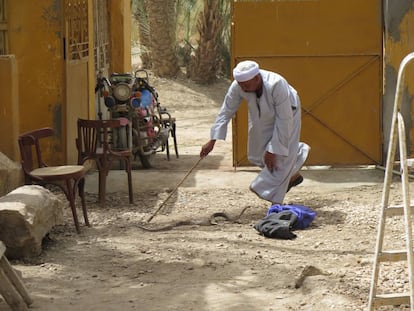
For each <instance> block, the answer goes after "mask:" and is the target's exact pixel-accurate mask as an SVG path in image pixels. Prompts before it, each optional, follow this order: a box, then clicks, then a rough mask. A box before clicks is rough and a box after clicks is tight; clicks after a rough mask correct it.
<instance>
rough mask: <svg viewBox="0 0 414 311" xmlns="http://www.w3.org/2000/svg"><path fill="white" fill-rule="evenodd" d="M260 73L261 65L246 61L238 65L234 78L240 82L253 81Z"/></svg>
mask: <svg viewBox="0 0 414 311" xmlns="http://www.w3.org/2000/svg"><path fill="white" fill-rule="evenodd" d="M258 73H259V65H258V64H257V63H256V62H254V61H251V60H245V61H242V62H240V63H238V64H237V66H236V67H234V69H233V77H234V79H235V80H236V81H238V82H245V81H249V80H251V79H253V78H254V77H255V76H256V75H257V74H258Z"/></svg>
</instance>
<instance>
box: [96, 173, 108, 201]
mask: <svg viewBox="0 0 414 311" xmlns="http://www.w3.org/2000/svg"><path fill="white" fill-rule="evenodd" d="M108 170H109V168H107V167H101V168H100V170H99V194H98V203H99V204H100V205H103V206H104V205H105V197H106V177H107V176H108Z"/></svg>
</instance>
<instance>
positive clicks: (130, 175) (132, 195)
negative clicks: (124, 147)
mask: <svg viewBox="0 0 414 311" xmlns="http://www.w3.org/2000/svg"><path fill="white" fill-rule="evenodd" d="M125 165H126V169H127V174H128V194H129V204H134V193H133V190H132V173H131V161H130V159H125Z"/></svg>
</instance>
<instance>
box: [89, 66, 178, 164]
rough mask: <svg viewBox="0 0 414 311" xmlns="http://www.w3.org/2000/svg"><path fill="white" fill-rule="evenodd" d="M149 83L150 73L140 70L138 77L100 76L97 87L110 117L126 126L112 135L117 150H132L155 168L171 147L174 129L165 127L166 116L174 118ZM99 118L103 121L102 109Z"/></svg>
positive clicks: (126, 75) (121, 74)
mask: <svg viewBox="0 0 414 311" xmlns="http://www.w3.org/2000/svg"><path fill="white" fill-rule="evenodd" d="M148 81H149V78H148V73H147V72H146V71H145V70H137V71H135V72H134V74H131V73H112V74H111V75H110V76H109V78H106V77H103V76H101V75H100V76H98V81H97V85H96V87H95V92H98V91H99V92H100V95H101V96H100V97H103V99H104V105H105V107H106V108H107V109H108V112H109V118H110V119H119V120H121V125H122V127H121V128H119V129H118V130H116V131H115V132H114V133H112V144H113V147H114V148H117V149H127V148H128V149H131V151H132V154H133V155H134V159H137V158H139V160H140V162H141V164H142V166H143V167H144V168H151V167H152V163H153V160H154V156H155V154H156V153H157V152H162V151H164V150H165V149H166V148H168V136H169V134H170V129H169V128H168V127H166V126H164V125H165V124H167V123H165V122H163V120H164V119H163V115H167V118H168V117H169V118H170V119H171V116H170V115H169V113H168V112H167V111H166V109H165V108H163V107H161V106H160V103H159V101H158V94H157V92H156V91H155V89H154V88H153V87H152V86H150V84H149V82H148ZM99 107H100V103H99ZM98 117H99V118H100V119H102V112H101V111H100V108H99V112H98Z"/></svg>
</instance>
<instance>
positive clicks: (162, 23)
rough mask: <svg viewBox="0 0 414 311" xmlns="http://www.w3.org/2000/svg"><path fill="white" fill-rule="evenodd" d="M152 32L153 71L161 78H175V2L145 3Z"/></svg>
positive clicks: (155, 1)
mask: <svg viewBox="0 0 414 311" xmlns="http://www.w3.org/2000/svg"><path fill="white" fill-rule="evenodd" d="M145 5H146V12H147V16H148V26H149V30H150V50H151V60H152V70H153V72H154V74H155V75H157V76H160V77H175V76H176V75H177V73H178V71H179V67H178V64H177V57H176V36H175V34H176V32H175V31H176V29H175V26H176V23H175V16H176V15H175V0H149V1H145Z"/></svg>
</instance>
